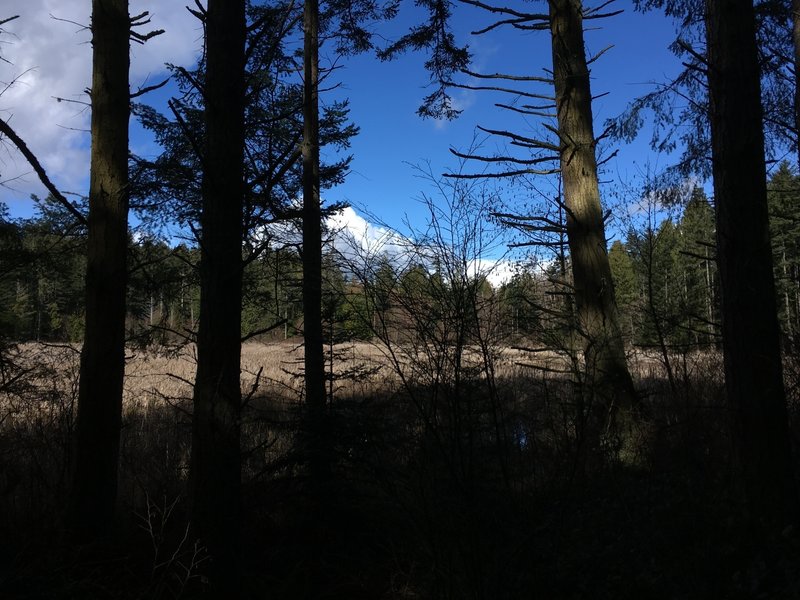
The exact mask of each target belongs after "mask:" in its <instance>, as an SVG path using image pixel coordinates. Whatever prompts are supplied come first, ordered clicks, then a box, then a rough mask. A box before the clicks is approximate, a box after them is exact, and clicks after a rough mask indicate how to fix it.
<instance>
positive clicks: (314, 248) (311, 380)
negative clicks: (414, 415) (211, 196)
mask: <svg viewBox="0 0 800 600" xmlns="http://www.w3.org/2000/svg"><path fill="white" fill-rule="evenodd" d="M303 28H304V36H305V39H304V41H305V44H304V46H305V47H304V60H303V66H304V69H303V73H304V94H303V149H302V150H303V340H304V353H305V354H304V361H305V388H306V389H305V392H306V410H307V423H306V427H307V434H308V440H307V443H308V447H307V450H308V452H309V469H310V472H309V476H310V477H311V478H312V483H313V482H314V481H316V482H317V483H318V482H319V480H320V479H321V478H325V477H326V475H327V472H328V470H329V460H330V457H329V456H328V452H327V443H326V436H327V432H326V426H325V424H326V412H327V411H326V398H325V351H324V345H323V341H324V340H323V324H322V209H321V200H320V172H319V2H318V0H306V1H305V7H304V15H303Z"/></svg>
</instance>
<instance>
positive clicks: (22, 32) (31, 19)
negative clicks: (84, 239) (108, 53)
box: [0, 0, 202, 210]
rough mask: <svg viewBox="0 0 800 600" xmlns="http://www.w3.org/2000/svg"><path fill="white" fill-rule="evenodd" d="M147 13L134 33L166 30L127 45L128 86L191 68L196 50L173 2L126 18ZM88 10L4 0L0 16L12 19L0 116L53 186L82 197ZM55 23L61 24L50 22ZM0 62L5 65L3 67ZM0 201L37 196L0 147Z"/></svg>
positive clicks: (54, 1) (3, 48) (58, 1)
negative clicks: (169, 66) (171, 69)
mask: <svg viewBox="0 0 800 600" xmlns="http://www.w3.org/2000/svg"><path fill="white" fill-rule="evenodd" d="M144 11H149V12H150V14H151V19H152V21H151V23H150V24H148V25H145V26H144V28H143V29H142V32H145V33H146V32H147V31H150V30H153V29H164V30H166V32H165V33H164V34H163V35H161V36H158V37H156V38H154V39H152V40H151V41H149V42H148V43H146V44H144V45H139V44H136V43H133V44H131V72H130V81H131V89H133V90H136V89H137V88H138V87H140V86H142V85H149V84H152V83H155V82H157V81H158V80H159V79H160V78H163V77H164V76H165V69H164V63H165V62H171V63H174V64H183V65H191V64H192V62H193V60H194V57H195V56H196V54H197V52H198V51H199V49H200V44H201V41H202V40H201V39H200V38H201V34H202V32H201V30H200V28H199V25H198V24H197V21H196V20H195V19H194V17H192V16H191V15H190V14H189V12H188V11H187V10H186V8H185V3H184V2H176V1H175V0H133V1H132V2H131V6H130V13H131V14H132V15H136V14H139V13H142V12H144ZM90 12H91V5H90V3H89V2H86V1H85V0H4V2H3V4H2V9H0V19H2V18H6V17H10V16H14V15H19V18H18V19H16V20H14V21H11V22H9V23H7V24H6V25H5V26H4V27H3V28H4V30H5V32H4V33H3V35H2V36H0V53H1V54H0V55H1V56H2V57H3V59H4V61H2V62H0V86H2V87H0V90H2V89H3V88H5V87H6V86H7V85H8V84H9V83H11V82H12V81H13V82H14V83H13V85H11V86H10V87H8V88H7V89H5V91H4V92H3V93H2V94H0V116H2V117H3V118H5V119H7V120H9V122H10V124H11V126H12V127H13V128H14V129H15V130H16V132H17V133H18V134H19V135H20V136H21V137H22V138H23V139H24V140H25V141H26V142H27V144H28V146H29V147H30V148H31V150H32V151H33V152H34V153H35V154H36V155H37V157H38V158H39V160H40V161H41V162H42V164H43V165H44V167H45V169H46V170H47V171H48V174H49V175H50V177H51V178H52V179H53V180H54V182H55V183H56V185H57V186H58V187H59V188H60V189H65V190H69V191H75V192H79V193H86V187H87V181H88V172H89V143H90V141H89V135H88V133H87V132H86V130H88V128H89V120H90V114H89V110H88V108H87V107H86V106H85V105H84V104H78V103H73V102H63V101H62V102H59V101H58V100H56V97H60V98H64V99H68V100H75V101H78V102H86V101H87V100H88V98H87V97H86V94H85V93H84V90H86V89H87V88H88V87H89V85H90V82H91V44H90V39H91V34H90V32H89V30H88V29H86V28H85V27H84V26H85V25H88V24H89V19H90ZM57 19H63V20H57ZM5 61H7V62H5ZM0 182H6V185H7V186H8V187H9V188H11V189H4V188H0V200H3V201H6V202H9V203H10V204H11V205H12V210H14V209H15V208H16V209H19V208H20V206H19V205H17V206H15V204H16V203H17V202H19V201H20V200H23V201H24V202H26V201H27V197H28V196H29V194H31V193H36V194H39V195H43V194H45V193H46V192H45V190H44V188H43V187H42V186H41V184H39V182H38V180H37V179H36V176H35V175H34V174H33V173H32V171H31V169H30V167H29V166H28V164H27V163H26V162H25V160H24V159H23V158H22V157H21V156H20V155H19V154H18V153H17V152H16V151H15V150H14V149H12V148H11V147H10V146H9V145H7V144H3V145H2V147H0Z"/></svg>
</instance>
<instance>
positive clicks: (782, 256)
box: [767, 162, 800, 345]
mask: <svg viewBox="0 0 800 600" xmlns="http://www.w3.org/2000/svg"><path fill="white" fill-rule="evenodd" d="M767 202H768V208H769V213H770V235H771V238H772V252H773V264H774V266H775V287H776V292H777V294H776V295H777V300H778V315H779V318H780V323H781V328H782V331H783V337H784V342H785V343H789V344H792V345H793V344H795V343H796V338H797V334H798V332H799V331H800V177H798V175H797V174H796V173H795V171H794V170H793V169H792V168H791V167H790V166H789V164H788V163H786V162H783V163H782V164H781V165H780V166H779V167H778V170H777V171H775V173H774V174H773V176H772V177H771V179H770V181H769V185H768V188H767Z"/></svg>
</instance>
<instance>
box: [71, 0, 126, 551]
mask: <svg viewBox="0 0 800 600" xmlns="http://www.w3.org/2000/svg"><path fill="white" fill-rule="evenodd" d="M130 27H131V25H130V19H129V16H128V1H127V0H93V2H92V47H93V59H92V60H93V66H92V91H91V103H92V125H91V127H92V151H91V174H90V181H89V219H88V224H89V239H88V248H87V263H86V330H85V335H84V342H83V349H82V351H81V368H80V387H79V391H78V419H77V426H76V450H75V470H74V473H73V481H72V493H71V497H70V505H69V520H70V526H71V527H72V528H73V530H74V531H75V533H76V535H78V536H79V537H80V538H85V539H98V538H101V537H104V536H107V535H108V534H109V533H110V532H111V529H112V525H113V520H114V508H115V504H116V496H117V468H118V463H119V434H120V423H121V417H122V384H123V378H124V373H125V312H126V308H125V291H126V284H127V248H128V119H129V116H130V109H129V106H130V93H129V89H128V70H129V65H130V58H129V35H130Z"/></svg>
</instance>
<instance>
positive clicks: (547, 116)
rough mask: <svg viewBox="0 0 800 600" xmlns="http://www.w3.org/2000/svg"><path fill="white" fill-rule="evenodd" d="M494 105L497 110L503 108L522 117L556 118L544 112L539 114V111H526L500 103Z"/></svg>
mask: <svg viewBox="0 0 800 600" xmlns="http://www.w3.org/2000/svg"><path fill="white" fill-rule="evenodd" d="M494 105H495V106H496V107H497V108H505V109H507V110H512V111H514V112H518V113H521V114H523V115H531V116H534V117H544V118H546V119H555V118H556V116H557V115H555V114H553V113H546V112H541V111H538V110H526V109H525V108H519V107H517V106H511V105H509V104H502V103H500V102H495V103H494Z"/></svg>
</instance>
